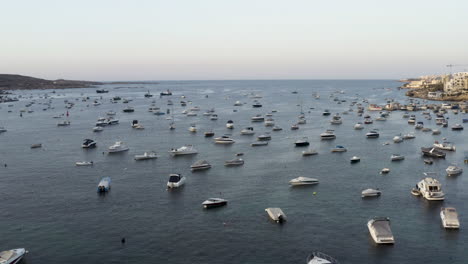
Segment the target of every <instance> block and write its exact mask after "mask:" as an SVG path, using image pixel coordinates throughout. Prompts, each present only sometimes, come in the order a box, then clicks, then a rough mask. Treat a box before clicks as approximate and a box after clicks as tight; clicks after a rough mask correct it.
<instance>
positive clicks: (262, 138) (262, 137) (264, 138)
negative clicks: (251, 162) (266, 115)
mask: <svg viewBox="0 0 468 264" xmlns="http://www.w3.org/2000/svg"><path fill="white" fill-rule="evenodd" d="M257 140H258V141H268V140H271V135H270V134H267V133H265V134H262V135H260V136H258V137H257Z"/></svg>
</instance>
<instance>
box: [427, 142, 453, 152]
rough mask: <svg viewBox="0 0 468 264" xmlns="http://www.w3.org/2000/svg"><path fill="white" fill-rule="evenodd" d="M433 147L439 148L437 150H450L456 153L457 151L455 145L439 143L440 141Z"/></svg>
mask: <svg viewBox="0 0 468 264" xmlns="http://www.w3.org/2000/svg"><path fill="white" fill-rule="evenodd" d="M432 146H433V147H435V148H437V149H441V150H448V151H456V150H457V148H456V146H455V145H453V144H452V143H450V142H442V143H439V141H436V142H434V144H433V145H432Z"/></svg>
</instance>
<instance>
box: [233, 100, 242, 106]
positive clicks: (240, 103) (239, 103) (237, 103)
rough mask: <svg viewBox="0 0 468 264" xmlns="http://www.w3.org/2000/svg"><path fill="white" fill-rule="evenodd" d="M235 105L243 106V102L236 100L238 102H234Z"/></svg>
mask: <svg viewBox="0 0 468 264" xmlns="http://www.w3.org/2000/svg"><path fill="white" fill-rule="evenodd" d="M234 106H242V102H241V101H236V102H235V103H234Z"/></svg>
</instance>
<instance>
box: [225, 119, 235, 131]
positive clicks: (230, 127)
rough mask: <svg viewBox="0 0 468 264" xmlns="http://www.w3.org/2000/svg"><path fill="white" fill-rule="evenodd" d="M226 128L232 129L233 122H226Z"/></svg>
mask: <svg viewBox="0 0 468 264" xmlns="http://www.w3.org/2000/svg"><path fill="white" fill-rule="evenodd" d="M226 127H227V128H229V129H233V128H234V122H233V121H232V120H229V121H227V123H226Z"/></svg>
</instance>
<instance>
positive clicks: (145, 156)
mask: <svg viewBox="0 0 468 264" xmlns="http://www.w3.org/2000/svg"><path fill="white" fill-rule="evenodd" d="M157 158H158V155H157V154H156V152H154V151H149V152H145V153H143V154H140V155H135V160H149V159H157Z"/></svg>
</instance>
